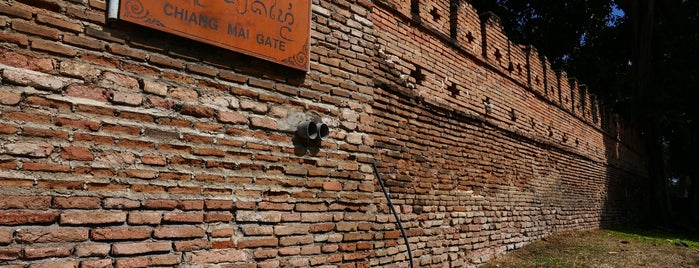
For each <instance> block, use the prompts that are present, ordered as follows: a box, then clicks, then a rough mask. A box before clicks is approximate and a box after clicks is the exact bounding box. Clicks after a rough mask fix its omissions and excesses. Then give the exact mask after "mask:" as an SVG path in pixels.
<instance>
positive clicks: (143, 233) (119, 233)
mask: <svg viewBox="0 0 699 268" xmlns="http://www.w3.org/2000/svg"><path fill="white" fill-rule="evenodd" d="M151 232H152V229H151V228H145V227H135V228H97V229H93V230H92V231H91V232H90V239H92V240H93V241H105V240H143V239H147V238H150V236H151Z"/></svg>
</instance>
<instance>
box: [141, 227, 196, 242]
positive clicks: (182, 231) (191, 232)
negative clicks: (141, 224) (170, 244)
mask: <svg viewBox="0 0 699 268" xmlns="http://www.w3.org/2000/svg"><path fill="white" fill-rule="evenodd" d="M204 234H205V232H204V229H201V228H199V227H158V228H155V231H154V232H153V237H155V238H159V239H163V238H196V237H203V236H204Z"/></svg>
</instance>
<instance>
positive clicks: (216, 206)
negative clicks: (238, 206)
mask: <svg viewBox="0 0 699 268" xmlns="http://www.w3.org/2000/svg"><path fill="white" fill-rule="evenodd" d="M204 207H205V208H206V209H207V210H230V209H232V208H233V201H231V200H205V201H204Z"/></svg>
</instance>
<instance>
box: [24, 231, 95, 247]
mask: <svg viewBox="0 0 699 268" xmlns="http://www.w3.org/2000/svg"><path fill="white" fill-rule="evenodd" d="M87 234H88V229H82V228H78V229H76V228H60V229H19V230H18V231H17V234H16V237H15V241H17V242H18V243H25V244H33V243H67V242H81V241H87V239H88V236H87Z"/></svg>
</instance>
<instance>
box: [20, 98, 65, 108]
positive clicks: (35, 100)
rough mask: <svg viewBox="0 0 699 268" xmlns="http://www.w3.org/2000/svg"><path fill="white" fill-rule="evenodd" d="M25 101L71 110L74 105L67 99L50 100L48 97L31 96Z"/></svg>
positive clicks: (36, 104) (33, 104) (30, 103)
mask: <svg viewBox="0 0 699 268" xmlns="http://www.w3.org/2000/svg"><path fill="white" fill-rule="evenodd" d="M25 102H26V103H27V104H29V105H31V106H35V107H36V106H44V107H47V108H53V109H57V110H60V111H70V110H71V109H72V108H73V105H72V104H71V103H69V102H67V101H61V100H50V99H47V98H42V97H37V96H29V97H27V98H26V99H25Z"/></svg>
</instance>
